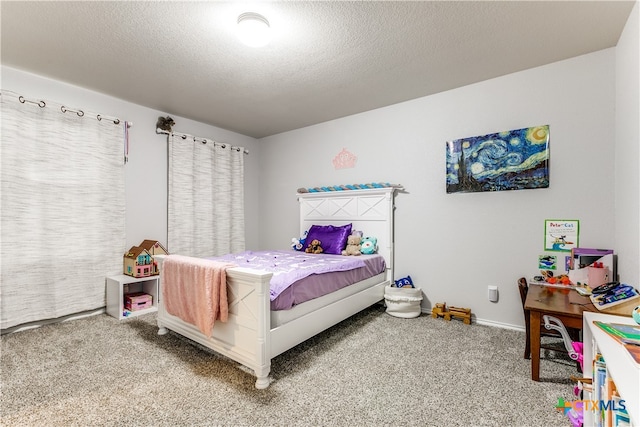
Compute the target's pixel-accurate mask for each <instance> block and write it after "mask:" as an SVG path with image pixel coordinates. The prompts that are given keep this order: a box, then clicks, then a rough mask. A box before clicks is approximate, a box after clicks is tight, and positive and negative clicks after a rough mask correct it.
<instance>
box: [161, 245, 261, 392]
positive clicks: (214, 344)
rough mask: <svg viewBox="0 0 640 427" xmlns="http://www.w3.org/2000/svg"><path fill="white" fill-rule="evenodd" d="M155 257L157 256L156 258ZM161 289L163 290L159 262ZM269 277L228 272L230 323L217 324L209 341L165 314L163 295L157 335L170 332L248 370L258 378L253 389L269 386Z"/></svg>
mask: <svg viewBox="0 0 640 427" xmlns="http://www.w3.org/2000/svg"><path fill="white" fill-rule="evenodd" d="M156 257H157V256H156ZM159 267H160V273H161V274H160V288H162V260H160V261H159ZM271 276H272V274H271V273H267V272H263V273H261V272H256V271H255V270H247V269H243V268H232V269H228V270H227V299H228V302H229V320H228V321H227V322H220V321H217V322H216V323H215V326H214V328H213V333H212V334H211V336H210V337H207V336H205V335H204V334H203V333H202V332H200V330H199V329H198V328H197V327H196V326H195V325H192V324H190V323H187V322H184V321H183V320H182V319H180V318H178V317H176V316H172V315H171V314H169V313H167V311H166V309H165V307H164V304H163V303H162V296H161V295H162V292H160V293H159V294H160V300H159V304H158V328H159V329H158V334H159V335H164V334H166V333H167V330H172V331H174V332H176V333H178V334H180V335H183V336H185V337H186V338H189V339H190V340H192V341H195V342H197V343H200V344H202V345H203V346H205V347H207V348H210V349H212V350H214V351H216V352H217V353H220V354H222V355H224V356H226V357H228V358H230V359H232V360H234V361H236V362H238V363H240V364H242V365H244V366H246V367H248V368H250V369H252V370H253V371H254V373H255V375H256V377H257V379H256V388H259V389H263V388H266V387H268V386H269V378H268V376H269V371H270V370H271V346H270V323H271V320H270V299H269V282H270V280H271Z"/></svg>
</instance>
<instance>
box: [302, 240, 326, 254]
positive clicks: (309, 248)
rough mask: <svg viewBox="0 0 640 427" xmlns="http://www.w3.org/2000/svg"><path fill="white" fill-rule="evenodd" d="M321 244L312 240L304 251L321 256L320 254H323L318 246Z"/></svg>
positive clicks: (322, 250)
mask: <svg viewBox="0 0 640 427" xmlns="http://www.w3.org/2000/svg"><path fill="white" fill-rule="evenodd" d="M321 244H322V242H321V241H320V240H318V239H313V240H312V241H311V243H309V246H307V249H305V250H304V251H305V252H306V253H308V254H321V253H322V252H324V249H322V246H320V245H321Z"/></svg>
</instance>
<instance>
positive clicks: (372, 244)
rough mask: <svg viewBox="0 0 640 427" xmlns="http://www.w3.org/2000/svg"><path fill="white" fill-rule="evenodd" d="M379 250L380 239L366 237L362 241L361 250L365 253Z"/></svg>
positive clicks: (369, 253)
mask: <svg viewBox="0 0 640 427" xmlns="http://www.w3.org/2000/svg"><path fill="white" fill-rule="evenodd" d="M377 250H378V239H377V238H375V237H365V238H363V239H362V242H360V252H361V253H363V254H365V255H371V254H375V253H376V251H377Z"/></svg>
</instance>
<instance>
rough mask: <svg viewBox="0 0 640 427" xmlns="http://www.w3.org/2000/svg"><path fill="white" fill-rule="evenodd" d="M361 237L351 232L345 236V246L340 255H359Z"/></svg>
mask: <svg viewBox="0 0 640 427" xmlns="http://www.w3.org/2000/svg"><path fill="white" fill-rule="evenodd" d="M361 241H362V237H361V236H360V235H359V234H352V235H351V236H349V237H347V247H346V248H345V249H344V250H343V251H342V255H345V256H346V255H360V242H361Z"/></svg>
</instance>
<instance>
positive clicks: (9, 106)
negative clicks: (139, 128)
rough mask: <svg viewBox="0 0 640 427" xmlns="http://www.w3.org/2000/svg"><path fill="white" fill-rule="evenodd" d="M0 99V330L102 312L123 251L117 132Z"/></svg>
mask: <svg viewBox="0 0 640 427" xmlns="http://www.w3.org/2000/svg"><path fill="white" fill-rule="evenodd" d="M0 100H1V104H2V105H1V108H2V147H1V150H0V156H1V165H2V170H1V177H2V193H1V197H0V200H1V203H2V205H1V212H2V213H1V216H0V222H1V227H2V228H1V236H2V241H1V244H0V251H1V256H2V258H1V261H0V267H1V270H0V275H1V279H2V281H1V284H0V308H1V324H2V329H6V328H9V327H12V326H16V325H21V324H24V323H28V322H33V321H39V320H44V319H55V318H58V317H61V316H65V315H69V314H74V313H78V312H82V311H86V310H93V309H96V308H101V307H104V306H105V277H106V276H108V275H112V274H118V273H120V272H121V271H122V255H123V253H124V251H125V197H124V161H123V144H124V126H125V123H124V122H120V123H119V124H118V125H116V124H114V122H113V121H110V120H97V117H98V116H97V115H92V116H91V115H90V113H86V114H84V113H82V114H81V113H80V111H79V110H76V111H69V110H68V108H65V107H64V106H62V105H60V104H57V103H54V102H52V101H39V102H33V101H28V100H25V99H24V98H23V97H21V96H19V95H18V94H15V93H12V92H9V91H4V90H3V91H2V94H1V95H0ZM63 110H65V111H66V113H65V112H63Z"/></svg>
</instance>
